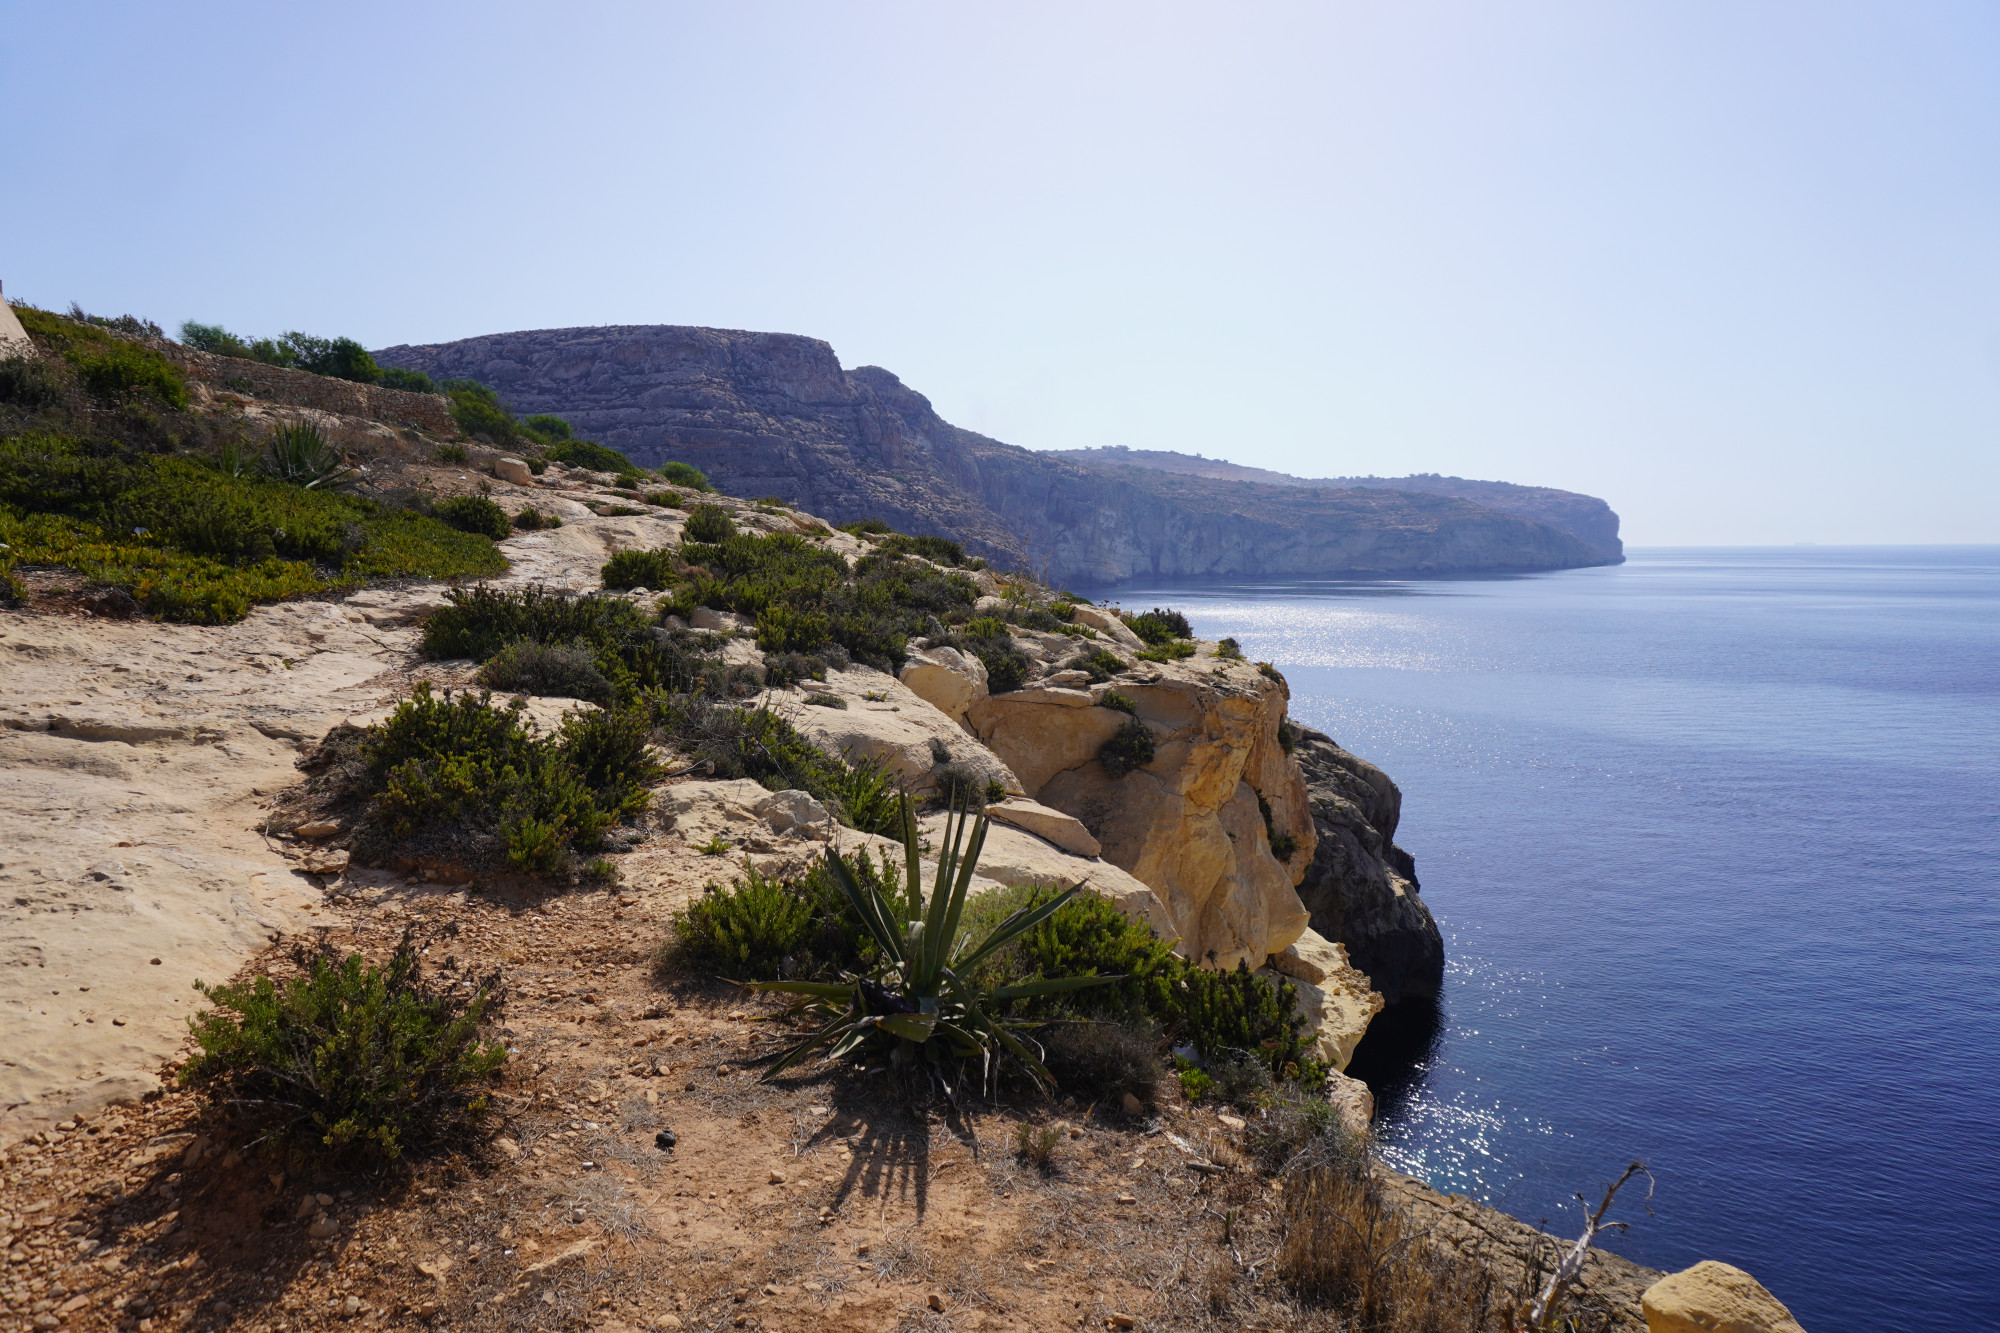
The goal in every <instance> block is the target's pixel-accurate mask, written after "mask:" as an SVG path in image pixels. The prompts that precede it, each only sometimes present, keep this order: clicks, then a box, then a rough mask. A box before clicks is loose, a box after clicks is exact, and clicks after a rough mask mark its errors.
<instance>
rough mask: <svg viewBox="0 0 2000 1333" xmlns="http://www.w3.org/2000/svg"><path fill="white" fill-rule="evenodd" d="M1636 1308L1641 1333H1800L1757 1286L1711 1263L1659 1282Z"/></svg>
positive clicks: (1778, 1303) (1776, 1301)
mask: <svg viewBox="0 0 2000 1333" xmlns="http://www.w3.org/2000/svg"><path fill="white" fill-rule="evenodd" d="M1639 1307H1640V1309H1642V1310H1644V1311H1645V1314H1646V1333H1805V1330H1804V1329H1802V1328H1800V1327H1799V1322H1798V1320H1796V1319H1794V1318H1792V1312H1791V1311H1790V1310H1787V1309H1786V1308H1785V1306H1784V1303H1783V1302H1781V1301H1780V1300H1779V1299H1778V1298H1777V1297H1776V1296H1773V1295H1772V1294H1771V1293H1770V1292H1768V1291H1766V1290H1764V1285H1763V1284H1762V1283H1761V1282H1759V1281H1757V1279H1756V1278H1754V1277H1751V1276H1750V1275H1749V1274H1748V1273H1746V1272H1744V1271H1743V1270H1742V1269H1740V1268H1733V1267H1731V1266H1730V1265H1728V1264H1724V1263H1717V1262H1716V1261H1715V1260H1713V1259H1704V1260H1702V1261H1701V1262H1700V1263H1698V1264H1696V1265H1695V1266H1694V1267H1693V1268H1687V1269H1683V1270H1682V1271H1680V1272H1678V1273H1669V1274H1668V1275H1667V1276H1665V1277H1663V1278H1661V1279H1660V1280H1659V1281H1658V1282H1655V1283H1654V1284H1653V1285H1652V1286H1650V1287H1648V1288H1646V1291H1645V1294H1644V1295H1643V1296H1641V1297H1640V1298H1639Z"/></svg>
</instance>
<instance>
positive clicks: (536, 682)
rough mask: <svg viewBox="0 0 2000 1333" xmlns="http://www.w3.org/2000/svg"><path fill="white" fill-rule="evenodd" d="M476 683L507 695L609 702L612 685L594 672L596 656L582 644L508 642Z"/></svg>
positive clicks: (494, 656)
mask: <svg viewBox="0 0 2000 1333" xmlns="http://www.w3.org/2000/svg"><path fill="white" fill-rule="evenodd" d="M479 683H480V684H482V685H485V686H486V687H487V688H489V689H494V690H500V691H502V692H503V693H507V694H532V695H537V696H541V697H547V698H555V699H586V700H588V701H590V702H591V703H594V704H608V703H610V702H611V693H612V692H611V682H610V681H608V680H606V679H605V678H604V673H603V672H601V671H599V670H598V669H597V654H596V653H595V652H594V651H592V650H591V649H590V648H588V647H586V646H583V645H581V644H574V645H564V644H541V643H534V642H530V641H527V640H523V641H521V642H518V643H510V644H508V645H507V646H506V647H505V648H502V649H501V650H500V651H499V652H497V653H495V654H494V655H493V656H492V657H490V658H488V659H487V660H486V665H485V666H483V667H481V668H480V669H479Z"/></svg>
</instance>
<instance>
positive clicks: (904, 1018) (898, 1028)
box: [866, 1014, 937, 1043]
mask: <svg viewBox="0 0 2000 1333" xmlns="http://www.w3.org/2000/svg"><path fill="white" fill-rule="evenodd" d="M866 1021H867V1022H868V1023H870V1024H872V1025H873V1026H875V1027H878V1028H881V1029H882V1030H883V1031H884V1032H888V1033H893V1034H894V1035H896V1036H898V1037H901V1038H902V1039H903V1040H905V1041H914V1042H918V1043H922V1042H926V1041H929V1040H930V1039H931V1032H932V1030H933V1029H934V1028H936V1027H937V1019H936V1018H934V1017H932V1016H931V1015H928V1014H871V1015H870V1016H869V1017H868V1018H867V1020H866Z"/></svg>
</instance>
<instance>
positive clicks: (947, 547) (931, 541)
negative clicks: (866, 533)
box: [875, 533, 965, 569]
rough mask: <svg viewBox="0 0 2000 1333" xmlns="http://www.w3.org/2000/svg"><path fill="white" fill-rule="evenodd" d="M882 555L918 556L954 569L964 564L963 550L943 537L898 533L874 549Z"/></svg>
mask: <svg viewBox="0 0 2000 1333" xmlns="http://www.w3.org/2000/svg"><path fill="white" fill-rule="evenodd" d="M875 549H876V550H877V551H878V552H880V553H881V554H883V555H920V556H922V557H923V558H924V559H926V560H929V561H931V562H932V563H934V564H939V565H950V566H952V567H953V568H954V569H955V568H957V567H959V566H961V565H963V564H964V563H965V548H964V547H963V546H961V545H959V543H957V542H955V541H952V540H950V539H949V538H945V537H905V536H903V535H902V534H900V533H898V534H896V535H894V536H891V537H889V538H888V539H887V540H885V541H883V542H882V543H881V544H880V545H879V546H877V547H876V548H875Z"/></svg>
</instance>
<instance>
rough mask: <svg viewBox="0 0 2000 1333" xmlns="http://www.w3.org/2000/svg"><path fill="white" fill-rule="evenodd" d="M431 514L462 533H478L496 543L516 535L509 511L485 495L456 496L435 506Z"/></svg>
mask: <svg viewBox="0 0 2000 1333" xmlns="http://www.w3.org/2000/svg"><path fill="white" fill-rule="evenodd" d="M431 514H432V516H433V517H435V518H437V519H439V520H440V521H442V522H445V523H449V524H450V525H451V526H452V527H454V528H457V529H458V530H459V531H460V532H476V533H478V534H479V535H480V536H482V537H490V538H491V539H492V540H494V541H496V542H497V541H499V540H500V539H501V538H503V537H511V536H513V535H514V523H513V520H512V519H510V518H508V517H507V511H506V510H504V509H502V508H501V507H500V506H499V505H497V504H494V503H493V502H492V501H491V500H489V499H487V498H486V497H485V496H483V495H455V496H453V497H452V498H451V499H449V500H443V501H440V502H439V503H438V504H436V505H434V506H433V507H432V509H431Z"/></svg>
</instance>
